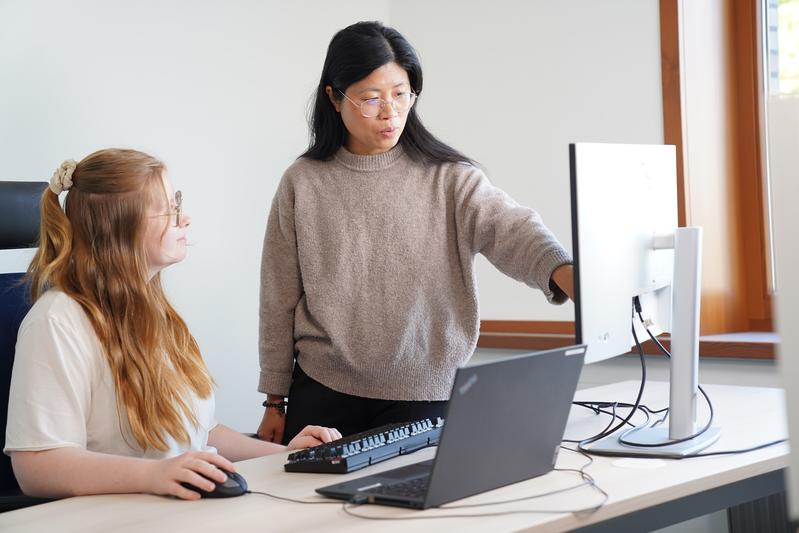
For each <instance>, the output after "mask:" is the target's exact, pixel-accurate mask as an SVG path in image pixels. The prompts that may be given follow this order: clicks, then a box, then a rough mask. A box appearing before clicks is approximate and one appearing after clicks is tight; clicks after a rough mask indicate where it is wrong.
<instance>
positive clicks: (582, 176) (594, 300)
mask: <svg viewBox="0 0 799 533" xmlns="http://www.w3.org/2000/svg"><path fill="white" fill-rule="evenodd" d="M569 155H570V163H571V192H572V247H573V251H574V289H575V290H574V295H575V306H574V308H575V326H576V334H577V342H578V343H580V344H586V345H587V351H586V354H585V361H586V362H588V363H590V362H596V361H601V360H604V359H607V358H610V357H614V356H617V355H621V354H625V353H628V352H629V351H630V349H631V348H632V347H633V346H635V345H636V340H635V339H636V338H637V339H638V341H639V342H641V343H643V342H645V341H646V340H648V337H649V334H650V333H651V334H652V335H653V336H655V335H658V334H659V333H662V332H665V331H667V332H669V333H670V344H671V358H670V373H669V376H670V378H669V379H670V384H669V385H670V388H669V411H668V412H669V415H668V427H665V424H661V425H658V426H655V425H653V426H651V427H640V428H634V429H631V430H628V431H629V432H634V433H635V438H634V439H632V440H631V439H630V438H627V437H624V438H622V439H620V438H619V437H618V436H616V435H614V434H608V435H607V436H606V437H605V438H603V439H601V440H598V441H596V442H594V443H592V444H591V447H590V448H589V449H590V450H592V451H594V452H596V453H606V454H613V455H628V454H635V455H656V456H664V455H666V456H669V457H685V456H688V455H691V454H693V453H696V452H698V451H699V450H702V449H704V448H706V447H707V446H710V445H711V444H712V443H713V442H715V440H716V439H718V436H719V429H718V428H716V427H711V425H710V424H709V423H708V424H707V427H705V428H704V429H702V430H699V431H697V429H698V428H697V398H698V394H697V391H698V367H699V306H700V287H701V283H700V279H701V257H702V254H701V250H702V229H701V228H698V227H688V228H679V227H677V170H676V169H677V166H676V151H675V147H674V146H663V145H630V144H591V143H577V144H572V145H570V146H569ZM634 300H635V301H636V304H637V305H636V306H635V307H634V305H633V301H634ZM639 307H640V309H639ZM639 313H640V316H639ZM642 379H643V377H642ZM642 387H643V383H642Z"/></svg>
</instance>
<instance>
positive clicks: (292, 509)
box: [0, 382, 788, 533]
mask: <svg viewBox="0 0 799 533" xmlns="http://www.w3.org/2000/svg"><path fill="white" fill-rule="evenodd" d="M704 388H705V390H706V391H707V392H708V393H709V394H710V397H711V399H712V400H713V403H714V406H715V409H716V419H717V421H718V422H717V425H719V426H720V427H721V429H722V436H721V438H720V440H719V441H718V442H717V443H716V444H714V445H713V446H712V447H711V448H710V449H709V450H708V451H713V450H729V449H738V448H746V447H749V446H754V445H757V444H760V443H763V442H767V441H771V440H776V439H778V438H782V437H784V436H785V435H786V434H787V431H786V427H785V421H784V420H785V417H784V415H783V413H784V406H783V392H782V391H781V390H779V389H767V388H753V387H734V386H714V385H707V386H705V387H704ZM636 392H637V383H636V382H623V383H618V384H613V385H607V386H602V387H596V388H592V389H586V390H582V391H579V392H578V394H577V399H581V400H609V401H615V400H618V401H628V402H632V401H633V400H634V399H635V395H636ZM667 398H668V386H667V384H666V383H658V382H651V383H648V384H647V390H646V393H645V395H644V403H647V404H648V405H649V406H650V407H652V408H657V407H663V406H665V405H666V403H667ZM702 412H704V411H702ZM607 421H608V418H607V417H606V416H595V415H594V414H593V413H592V412H590V411H589V410H587V409H582V408H578V407H575V408H573V409H572V414H571V418H570V421H569V426H568V428H567V431H566V438H585V437H587V436H590V435H592V434H594V433H596V432H597V431H598V430H599V429H602V428H603V427H604V425H605V424H606V423H607ZM520 423H522V422H520ZM479 430H480V426H479V421H476V422H475V431H479ZM486 453H491V451H490V450H486ZM787 453H788V446H787V444H779V445H776V446H772V447H769V448H766V449H763V450H758V451H755V452H749V453H746V454H737V455H727V456H715V457H704V458H695V459H684V460H679V461H676V460H667V459H631V458H610V457H594V463H593V464H592V465H591V466H589V467H588V468H587V469H586V471H587V473H589V474H591V475H592V476H593V477H594V478H595V479H596V482H597V484H598V485H599V486H600V487H602V488H603V489H604V490H605V491H606V492H607V493H608V494H609V495H610V499H609V500H608V502H607V503H606V504H605V505H604V506H603V507H602V508H601V509H599V510H598V511H596V512H594V513H592V514H589V515H575V514H568V513H537V512H528V513H524V514H508V515H500V516H483V517H476V516H474V517H468V518H447V519H432V518H430V519H423V520H411V521H407V520H406V521H402V520H396V521H394V520H392V521H381V522H376V521H372V520H364V519H359V518H354V517H351V516H348V515H346V514H345V513H344V512H343V511H342V503H341V502H337V503H335V504H327V505H301V504H297V503H290V502H283V501H279V500H275V499H273V498H269V497H267V496H263V495H259V494H247V495H244V496H242V497H237V498H229V499H220V500H199V501H196V502H184V501H179V500H174V499H170V498H165V497H158V496H150V495H143V494H131V495H109V496H84V497H80V498H70V499H66V500H61V501H57V502H53V503H49V504H45V505H39V506H36V507H30V508H27V509H22V510H19V511H12V512H8V513H4V514H0V531H31V532H37V533H38V532H41V531H46V530H56V531H76V532H77V531H80V532H91V531H148V532H154V531H170V532H174V531H192V532H202V531H214V532H224V533H232V532H234V531H255V530H264V531H325V532H336V531H348V532H349V531H355V532H358V531H363V532H366V531H369V532H371V531H374V530H375V529H378V530H379V531H407V529H408V528H413V529H414V530H415V531H433V530H441V529H451V530H452V531H489V530H490V531H524V530H529V531H536V532H539V531H540V532H550V531H568V530H573V529H576V528H581V527H585V526H589V525H592V524H597V523H601V522H603V521H606V520H609V519H613V518H615V517H621V516H623V515H627V514H628V513H635V512H637V511H641V510H642V509H647V508H650V507H651V506H656V505H658V504H662V503H663V502H668V501H671V500H678V499H680V498H686V497H691V498H695V497H697V496H698V495H701V494H702V493H705V492H706V491H709V490H713V489H715V488H718V487H723V486H726V485H729V484H732V483H736V482H739V481H741V480H746V479H750V478H755V477H757V476H760V475H762V474H767V473H772V472H775V471H778V470H780V469H782V468H784V467H785V466H786V465H787ZM433 455H434V450H433V449H426V450H422V451H419V452H416V453H414V454H411V455H408V456H404V457H398V458H396V459H392V460H390V461H386V462H384V463H380V464H378V465H375V466H372V467H369V468H367V469H364V470H360V471H358V472H355V473H352V474H347V475H330V474H328V475H324V474H296V473H292V474H289V473H286V472H284V471H283V463H284V462H285V457H286V454H278V455H274V456H270V457H264V458H259V459H253V460H250V461H243V462H241V463H238V465H237V466H238V470H239V472H240V473H241V474H242V475H243V476H244V477H245V478H246V479H247V481H248V483H249V486H250V489H251V490H256V491H265V492H270V493H273V494H276V495H280V496H283V497H288V498H294V499H301V500H307V501H328V500H325V499H323V498H321V497H318V496H317V495H316V494H315V493H314V489H315V488H317V487H320V486H323V485H329V484H332V483H335V482H338V481H342V480H345V479H350V478H355V477H360V476H364V475H367V474H370V473H374V472H377V471H381V470H386V469H390V468H395V467H398V466H402V465H404V464H409V463H414V462H418V461H422V460H425V459H429V458H431V457H433ZM585 463H586V459H585V458H584V457H583V456H581V455H579V454H576V453H573V452H570V451H562V452H561V454H560V457H559V459H558V468H579V467H580V466H581V465H583V464H585ZM464 468H468V465H464ZM580 482H581V480H580V478H579V476H578V475H577V474H576V473H573V472H558V471H555V472H550V473H549V474H547V475H545V476H541V477H538V478H535V479H531V480H528V481H524V482H521V483H516V484H514V485H510V486H507V487H503V488H500V489H497V490H494V491H491V492H488V493H484V494H481V495H478V496H473V497H470V498H467V499H464V500H461V501H458V502H453V503H452V504H448V506H449V505H462V504H472V503H486V502H493V501H499V500H507V499H512V498H520V497H526V496H532V495H535V494H539V493H544V492H549V491H552V490H554V489H557V488H563V487H569V486H574V485H579V484H580ZM601 499H602V497H601V496H600V494H599V493H597V492H596V491H595V490H593V489H591V488H589V487H587V486H583V487H582V488H578V489H575V490H572V491H568V492H564V493H561V494H558V495H554V496H548V497H545V498H538V499H531V500H526V501H521V502H517V503H511V504H502V505H492V506H488V507H479V508H469V509H458V510H455V509H449V510H446V509H429V510H426V511H415V510H408V509H400V508H391V507H383V506H377V505H363V506H359V507H354V508H352V511H353V512H355V513H358V514H361V515H367V516H378V517H394V518H403V517H416V518H420V517H434V516H444V515H448V514H469V515H478V514H492V513H501V512H507V511H534V510H541V509H574V508H584V507H590V506H592V505H595V504H597V503H598V502H600V501H601ZM444 507H447V506H444ZM708 512H710V511H708Z"/></svg>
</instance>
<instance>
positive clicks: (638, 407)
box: [564, 296, 788, 459]
mask: <svg viewBox="0 0 799 533" xmlns="http://www.w3.org/2000/svg"><path fill="white" fill-rule="evenodd" d="M633 313H634V315H635V314H637V315H638V319H639V320H640V321H641V323H642V324H643V325H644V329H645V330H646V332H647V334H648V335H649V338H650V339H651V340H652V342H654V343H655V345H656V346H657V347H658V349H659V350H660V351H661V352H662V353H663V354H664V355H666V356H667V357H669V358H671V353H670V352H669V351H668V350H667V349H666V348H665V347H664V346H663V344H661V343H660V341H659V340H658V339H657V337H655V336H654V335H653V334H652V331H651V330H650V329H649V328H648V327H647V326H646V322H645V320H644V318H643V314H642V310H641V302H640V300H639V299H638V297H637V296H636V297H634V298H633ZM634 315H633V320H634V319H635V318H634ZM632 332H633V338H634V339H635V345H636V348H637V349H638V354H639V358H640V360H641V386H640V387H639V390H638V397H637V398H636V401H635V403H634V404H629V403H620V402H573V403H574V405H578V406H580V407H586V408H589V409H592V410H593V411H594V412H595V413H597V414H599V413H603V414H608V415H610V416H611V420H610V423H609V424H608V426H606V427H605V429H604V430H602V431H601V432H599V433H598V434H596V435H594V436H593V437H589V438H587V439H584V440H581V441H574V440H564V442H571V443H573V442H577V447H578V450H580V451H581V452H586V453H589V454H593V455H617V454H608V453H603V452H598V451H594V450H591V449H588V448H584V445H586V444H590V443H592V442H595V441H597V440H599V439H601V438H604V437H606V436H608V435H610V434H612V433H614V432H616V431H617V430H618V429H620V428H622V427H624V426H625V425H630V426H633V428H632V429H629V430H627V431H626V432H625V433H624V434H623V435H622V436H620V437H619V442H620V443H622V444H626V445H628V446H633V447H642V448H657V447H663V446H670V445H672V444H678V443H680V442H686V441H689V440H691V439H693V438H696V437H698V436H699V435H701V434H703V433H704V432H706V431H707V430H708V429H710V428H711V427H712V424H713V420H714V417H715V412H714V409H713V402H712V401H711V400H710V396H708V394H707V393H706V392H705V390H704V389H703V388H702V387H701V385H700V386H698V387H697V388H698V389H699V391H700V392H701V393H702V396H704V398H705V401H706V402H707V405H708V409H709V411H710V413H709V417H708V421H707V423H706V424H705V426H704V427H703V428H702V429H701V430H699V431H698V432H696V433H694V434H693V435H691V436H688V437H684V438H680V439H670V440H667V441H664V442H662V443H637V442H634V441H630V440H627V439H625V438H624V435H629V434H633V433H635V431H637V430H639V429H642V428H643V427H646V426H647V424H648V423H649V420H650V414H659V413H665V414H664V415H663V416H662V417H661V418H660V419H659V420H657V421H655V422H654V424H652V426H651V427H654V426H657V425H659V424H662V423H663V422H665V420H666V418H667V417H668V416H669V409H668V408H664V409H658V410H652V409H650V408H649V407H647V406H646V405H642V404H641V403H640V400H641V396H642V393H643V390H644V387H645V384H646V362H645V360H644V357H643V348H642V347H641V343H640V341H639V340H638V336H637V335H636V332H635V326H633V328H632ZM607 407H612V412H607V411H606V410H604V408H607ZM617 407H624V408H627V407H629V408H631V410H630V413H629V414H628V415H627V417H625V418H624V419H622V418H621V416H620V415H618V414H617V413H616V408H617ZM636 411H641V412H643V413H644V415H645V416H646V421H645V422H644V425H643V426H635V425H634V424H632V423H630V422H629V420H630V419H631V418H632V416H633V415H634V414H635V412H636ZM616 419H622V422H621V423H620V424H619V425H617V426H616V427H615V428H613V429H611V430H608V428H610V426H611V425H612V424H613V422H614V421H615V420H616ZM787 440H788V439H777V440H774V441H770V442H767V443H764V444H759V445H756V446H752V447H749V448H742V449H738V450H722V451H716V452H704V453H702V452H697V453H692V454H688V455H685V456H679V457H675V456H672V455H667V454H663V455H653V454H647V455H646V457H653V458H664V459H689V458H693V457H708V456H712V455H731V454H737V453H746V452H750V451H754V450H760V449H763V448H767V447H769V446H774V445H776V444H780V443H783V442H787ZM630 455H631V456H635V455H636V454H635V451H634V450H632V449H631V450H630Z"/></svg>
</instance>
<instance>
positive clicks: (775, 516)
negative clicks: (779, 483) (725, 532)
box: [727, 492, 794, 533]
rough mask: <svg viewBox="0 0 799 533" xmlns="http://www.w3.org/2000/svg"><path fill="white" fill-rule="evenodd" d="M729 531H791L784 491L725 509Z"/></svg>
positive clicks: (784, 532) (771, 532) (749, 532)
mask: <svg viewBox="0 0 799 533" xmlns="http://www.w3.org/2000/svg"><path fill="white" fill-rule="evenodd" d="M727 519H728V521H729V524H730V533H752V532H755V531H756V532H757V533H793V532H794V530H793V529H792V526H791V524H790V523H789V521H788V510H787V504H786V501H785V493H784V492H779V493H777V494H772V495H771V496H766V497H765V498H759V499H757V500H753V501H751V502H746V503H742V504H739V505H735V506H733V507H730V508H728V509H727Z"/></svg>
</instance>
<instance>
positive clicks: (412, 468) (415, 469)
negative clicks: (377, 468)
mask: <svg viewBox="0 0 799 533" xmlns="http://www.w3.org/2000/svg"><path fill="white" fill-rule="evenodd" d="M432 467H433V460H432V459H430V460H429V461H422V462H421V463H414V464H412V465H408V466H401V467H399V468H395V469H394V470H387V471H385V472H380V473H379V474H373V477H381V478H387V479H409V478H413V477H417V476H420V475H422V474H429V473H430V470H431V469H432Z"/></svg>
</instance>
